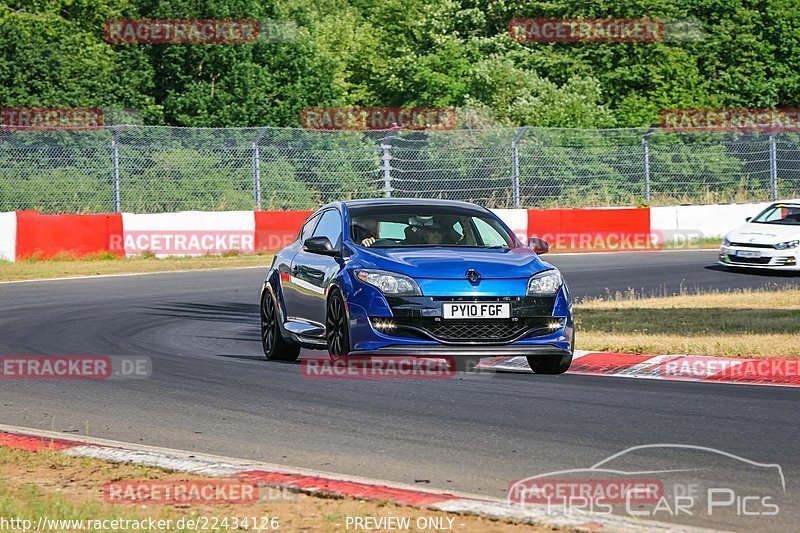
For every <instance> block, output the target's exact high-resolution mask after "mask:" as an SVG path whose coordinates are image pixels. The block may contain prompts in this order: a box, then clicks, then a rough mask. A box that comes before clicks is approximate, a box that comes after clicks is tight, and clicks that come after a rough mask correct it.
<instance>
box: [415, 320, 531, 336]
mask: <svg viewBox="0 0 800 533" xmlns="http://www.w3.org/2000/svg"><path fill="white" fill-rule="evenodd" d="M425 329H427V330H428V331H429V332H430V333H431V335H433V336H434V337H437V338H439V339H444V340H448V341H469V340H482V341H489V340H496V341H500V340H506V339H511V338H514V337H517V336H519V335H521V334H522V333H523V332H524V331H525V329H526V326H525V324H520V323H519V322H517V323H514V322H510V321H508V320H502V321H494V320H479V321H476V320H469V321H466V320H465V321H457V322H439V323H434V324H431V325H430V326H428V327H427V328H425Z"/></svg>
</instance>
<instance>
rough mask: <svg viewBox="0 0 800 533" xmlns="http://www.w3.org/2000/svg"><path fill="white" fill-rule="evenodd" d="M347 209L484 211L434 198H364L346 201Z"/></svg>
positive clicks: (473, 205) (463, 203)
mask: <svg viewBox="0 0 800 533" xmlns="http://www.w3.org/2000/svg"><path fill="white" fill-rule="evenodd" d="M342 204H344V205H345V206H347V207H371V206H381V205H414V206H419V205H430V206H443V207H445V206H447V207H470V208H472V209H475V208H478V209H483V207H482V206H479V205H477V204H471V203H469V202H461V201H458V200H439V199H432V198H364V199H359V200H345V201H344V202H342Z"/></svg>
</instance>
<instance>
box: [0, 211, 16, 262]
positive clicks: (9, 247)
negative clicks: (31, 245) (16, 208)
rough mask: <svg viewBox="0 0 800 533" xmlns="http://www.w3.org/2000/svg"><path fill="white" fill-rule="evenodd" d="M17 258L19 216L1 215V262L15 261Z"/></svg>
mask: <svg viewBox="0 0 800 533" xmlns="http://www.w3.org/2000/svg"><path fill="white" fill-rule="evenodd" d="M16 256H17V214H16V213H14V212H13V211H12V212H10V213H0V261H13V260H14V259H15V258H16Z"/></svg>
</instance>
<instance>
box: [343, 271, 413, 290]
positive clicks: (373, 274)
mask: <svg viewBox="0 0 800 533" xmlns="http://www.w3.org/2000/svg"><path fill="white" fill-rule="evenodd" d="M356 277H357V278H358V279H360V280H361V281H363V282H364V283H369V284H370V285H372V286H373V287H376V288H377V289H378V290H379V291H381V292H382V293H383V294H392V295H397V296H422V291H421V290H420V289H419V285H417V282H416V281H414V280H413V279H411V278H409V277H408V276H404V275H402V274H395V273H394V272H386V271H385V270H367V269H363V270H356Z"/></svg>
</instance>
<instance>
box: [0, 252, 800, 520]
mask: <svg viewBox="0 0 800 533" xmlns="http://www.w3.org/2000/svg"><path fill="white" fill-rule="evenodd" d="M714 259H715V252H713V251H711V252H709V251H706V252H672V253H641V254H630V253H626V254H605V255H574V256H551V257H549V260H550V261H551V262H552V263H554V264H555V265H557V266H558V267H559V268H561V270H562V271H563V272H564V275H565V276H566V278H567V279H568V280H569V281H570V283H571V287H572V290H573V292H574V293H575V294H576V295H578V296H587V295H600V294H604V293H606V292H607V291H612V292H613V291H617V290H620V291H624V290H627V289H628V288H633V289H635V290H637V291H638V292H644V293H646V294H647V293H663V292H667V293H669V292H678V291H680V290H681V287H685V288H688V289H689V290H697V289H702V290H707V289H723V290H724V289H728V288H730V287H759V286H764V285H770V284H780V285H784V284H793V285H800V277H787V276H770V275H760V274H738V273H729V272H724V271H720V270H719V269H717V268H716V267H714V266H713V265H714ZM265 271H266V268H265V269H263V270H262V269H247V270H229V271H208V272H192V273H173V274H153V275H144V276H130V277H112V278H99V279H83V280H70V281H48V282H33V283H19V284H4V285H0V303H1V304H2V311H0V354H6V355H9V354H45V355H65V354H69V355H74V354H103V355H147V356H149V357H151V358H152V361H153V375H152V377H151V378H149V379H145V380H115V381H40V380H36V381H32V380H25V381H22V380H20V381H15V380H8V379H5V380H0V422H2V423H5V424H12V425H19V426H25V427H34V428H41V429H55V430H57V431H63V432H65V433H66V434H73V435H81V434H86V433H87V431H88V434H89V435H91V436H93V437H103V438H109V439H116V440H121V441H127V442H140V443H147V444H151V445H155V446H166V447H171V448H179V449H186V450H196V451H201V452H206V453H215V454H222V455H229V456H235V457H242V458H252V459H258V460H262V461H268V462H275V463H281V464H286V465H291V466H300V467H307V468H314V469H319V470H325V471H330V472H340V473H346V474H353V475H362V476H367V477H373V478H380V479H390V480H395V481H400V482H408V483H416V484H418V485H420V486H430V487H437V488H444V489H452V490H461V491H468V492H472V493H478V494H484V495H488V496H494V497H504V496H505V495H506V492H507V489H508V487H509V484H510V482H511V481H512V480H517V479H520V478H525V477H528V476H532V475H536V474H542V473H545V472H550V471H555V470H562V469H573V468H587V467H589V466H590V465H592V464H594V463H597V462H599V461H601V460H603V459H605V458H606V457H608V456H610V455H612V454H615V453H617V452H620V451H622V450H624V449H626V448H628V447H630V446H635V445H644V444H653V443H677V444H687V445H694V446H704V447H711V448H716V449H719V450H722V451H725V452H728V453H731V454H735V455H737V456H741V457H744V458H746V459H749V460H751V461H756V462H759V463H777V464H779V465H780V466H781V467H782V470H783V474H784V476H785V479H786V493H785V495H781V496H780V497H781V498H782V499H781V500H780V504H781V506H780V513H779V514H778V515H777V516H776V517H771V518H764V517H757V518H743V517H741V516H738V515H737V514H736V513H732V512H723V511H718V512H717V513H715V514H714V515H713V516H707V514H705V513H700V514H699V515H694V516H686V515H684V516H682V517H677V518H676V517H674V516H672V515H671V514H670V513H669V512H662V513H660V514H657V515H656V516H655V517H654V518H656V519H659V520H665V521H679V522H682V523H688V524H691V525H695V526H706V527H715V528H723V529H737V530H742V529H748V530H750V529H756V530H779V529H782V530H790V529H795V527H796V523H797V520H798V518H800V483H798V480H800V454H798V453H797V450H798V442H800V427H799V426H798V419H799V418H800V416H799V415H798V401H800V392H798V390H797V389H793V388H779V387H757V386H740V385H720V384H709V383H676V382H661V381H650V380H635V379H624V378H611V377H597V376H578V375H569V374H567V375H563V376H534V375H527V374H500V375H494V376H484V375H465V376H459V377H458V378H457V379H447V380H404V381H383V380H309V379H307V378H304V377H303V376H301V374H300V366H299V365H298V364H288V363H286V364H282V363H268V362H266V361H264V360H263V358H262V354H261V347H260V342H259V326H258V304H257V302H258V289H259V286H260V283H261V280H262V278H263V275H264V272H265ZM755 297H759V296H758V295H754V298H755ZM578 347H579V348H580V345H579V346H578ZM313 353H314V352H304V357H305V356H307V355H309V354H313ZM316 353H317V354H319V353H320V352H316ZM623 461H624V465H620V461H618V462H617V464H616V466H620V468H621V469H624V470H626V471H630V470H631V469H634V470H666V469H670V470H674V469H692V473H691V474H688V473H687V474H681V475H684V476H688V477H686V478H685V479H692V480H695V481H697V480H701V483H700V484H701V485H702V484H703V483H705V484H706V485H708V484H709V483H712V481H708V479H711V478H712V477H715V476H716V478H717V480H716V481H715V482H718V483H723V484H724V486H725V487H731V488H732V489H733V490H734V491H735V495H736V497H737V498H738V497H739V496H746V495H748V494H762V493H765V492H769V491H772V490H773V489H776V490H777V489H779V488H780V484H779V481H776V480H777V479H778V478H776V476H775V469H768V468H763V467H753V466H752V465H744V463H742V462H741V461H738V460H732V459H731V458H730V457H723V456H720V455H718V454H713V453H701V452H694V451H682V452H671V451H664V450H641V451H639V452H636V453H634V454H630V455H629V456H626V458H625V459H624V460H623ZM698 469H699V470H698ZM645 477H646V476H645ZM649 518H652V517H649Z"/></svg>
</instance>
